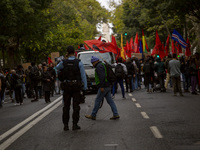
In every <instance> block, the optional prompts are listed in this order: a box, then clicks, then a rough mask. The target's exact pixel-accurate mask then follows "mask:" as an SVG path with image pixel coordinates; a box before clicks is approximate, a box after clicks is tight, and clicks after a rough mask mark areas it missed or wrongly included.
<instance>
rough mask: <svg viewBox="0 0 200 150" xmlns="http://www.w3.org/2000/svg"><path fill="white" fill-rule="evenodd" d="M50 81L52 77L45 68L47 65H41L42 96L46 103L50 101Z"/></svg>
mask: <svg viewBox="0 0 200 150" xmlns="http://www.w3.org/2000/svg"><path fill="white" fill-rule="evenodd" d="M51 82H52V78H51V75H50V72H49V70H48V69H47V66H43V72H42V83H43V91H44V98H45V102H46V103H49V102H51V100H50V92H51Z"/></svg>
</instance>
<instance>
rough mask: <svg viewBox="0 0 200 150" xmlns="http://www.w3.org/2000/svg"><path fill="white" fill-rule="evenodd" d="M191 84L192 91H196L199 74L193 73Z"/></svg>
mask: <svg viewBox="0 0 200 150" xmlns="http://www.w3.org/2000/svg"><path fill="white" fill-rule="evenodd" d="M191 86H192V92H195V91H196V86H197V76H195V75H191Z"/></svg>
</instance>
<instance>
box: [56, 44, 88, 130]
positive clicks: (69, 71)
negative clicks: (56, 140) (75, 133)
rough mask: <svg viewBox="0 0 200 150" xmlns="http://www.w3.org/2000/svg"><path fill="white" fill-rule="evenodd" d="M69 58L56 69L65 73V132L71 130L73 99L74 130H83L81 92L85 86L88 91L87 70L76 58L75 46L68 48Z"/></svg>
mask: <svg viewBox="0 0 200 150" xmlns="http://www.w3.org/2000/svg"><path fill="white" fill-rule="evenodd" d="M67 57H68V59H65V60H63V61H61V62H60V63H59V64H58V65H57V66H56V68H57V69H58V70H62V69H63V71H62V72H61V73H63V81H64V83H63V86H64V92H63V100H64V107H63V116H62V118H63V124H64V131H67V130H69V126H68V123H69V118H70V117H69V116H70V114H69V112H70V105H71V98H73V126H72V130H78V129H81V127H80V126H79V125H78V122H79V118H80V115H79V113H80V106H79V104H80V91H81V88H82V84H83V90H87V79H86V74H85V70H84V67H83V64H82V62H81V61H80V60H79V59H76V58H75V51H74V47H73V46H68V48H67Z"/></svg>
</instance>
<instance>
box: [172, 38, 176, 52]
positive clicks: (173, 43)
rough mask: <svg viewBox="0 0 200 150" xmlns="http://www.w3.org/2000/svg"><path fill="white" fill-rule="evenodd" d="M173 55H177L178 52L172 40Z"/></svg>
mask: <svg viewBox="0 0 200 150" xmlns="http://www.w3.org/2000/svg"><path fill="white" fill-rule="evenodd" d="M171 52H172V54H176V50H175V47H174V41H173V40H172V50H171Z"/></svg>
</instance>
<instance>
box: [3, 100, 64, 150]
mask: <svg viewBox="0 0 200 150" xmlns="http://www.w3.org/2000/svg"><path fill="white" fill-rule="evenodd" d="M61 104H62V101H60V102H58V103H57V104H55V105H54V106H53V107H51V108H50V109H49V110H47V111H45V112H44V113H43V114H42V115H40V116H39V117H37V118H36V119H35V120H33V121H32V122H30V123H29V124H27V125H26V126H25V127H24V128H22V129H21V130H19V131H18V132H17V133H15V134H14V135H13V136H11V137H10V138H9V139H7V140H6V141H5V142H3V143H2V144H1V145H0V149H1V150H5V149H6V148H7V147H8V146H10V145H11V144H12V143H13V142H14V141H15V140H17V139H18V138H19V137H20V136H22V135H23V134H24V133H25V132H27V131H28V130H29V129H31V128H32V127H33V126H34V125H35V124H37V123H38V122H39V121H40V120H42V119H43V118H44V117H46V116H47V115H48V114H50V113H51V112H52V111H53V110H54V109H56V108H57V107H58V106H60V105H61Z"/></svg>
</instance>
